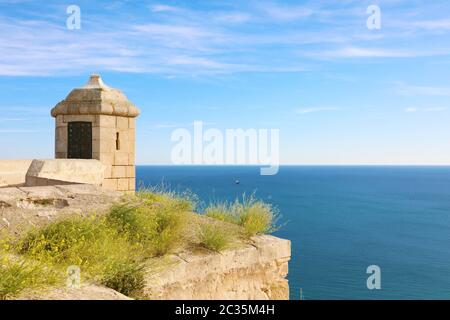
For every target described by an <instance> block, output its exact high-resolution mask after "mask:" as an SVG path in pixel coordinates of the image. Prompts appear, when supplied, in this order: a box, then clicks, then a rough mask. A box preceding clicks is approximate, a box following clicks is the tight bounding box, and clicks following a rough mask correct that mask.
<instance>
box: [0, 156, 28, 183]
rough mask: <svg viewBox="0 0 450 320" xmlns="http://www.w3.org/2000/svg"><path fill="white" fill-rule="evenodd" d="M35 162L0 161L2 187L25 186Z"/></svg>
mask: <svg viewBox="0 0 450 320" xmlns="http://www.w3.org/2000/svg"><path fill="white" fill-rule="evenodd" d="M32 161H33V160H31V159H29V160H0V187H7V186H24V185H25V177H26V175H27V171H28V168H29V167H30V165H31V162H32Z"/></svg>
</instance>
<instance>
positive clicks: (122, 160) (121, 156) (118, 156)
mask: <svg viewBox="0 0 450 320" xmlns="http://www.w3.org/2000/svg"><path fill="white" fill-rule="evenodd" d="M128 159H129V157H128V153H127V152H116V153H115V154H114V165H116V166H126V165H128V164H129V163H128ZM132 163H134V162H132Z"/></svg>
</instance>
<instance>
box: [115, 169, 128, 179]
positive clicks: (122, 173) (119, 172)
mask: <svg viewBox="0 0 450 320" xmlns="http://www.w3.org/2000/svg"><path fill="white" fill-rule="evenodd" d="M112 177H113V178H126V177H127V166H113V167H112Z"/></svg>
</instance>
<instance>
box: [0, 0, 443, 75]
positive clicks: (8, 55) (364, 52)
mask: <svg viewBox="0 0 450 320" xmlns="http://www.w3.org/2000/svg"><path fill="white" fill-rule="evenodd" d="M338 3H339V4H340V3H341V2H337V1H330V2H306V3H305V4H304V5H296V4H286V3H285V4H281V3H280V2H275V1H258V2H249V3H245V4H235V5H232V6H231V5H230V6H217V7H214V6H212V8H209V9H206V8H201V7H200V8H194V7H192V6H187V5H186V6H185V7H179V6H172V5H168V4H165V3H163V2H160V3H154V4H153V5H150V6H149V7H147V6H148V5H144V7H145V9H146V10H147V11H151V12H150V15H149V16H148V17H145V20H144V19H142V18H144V15H143V14H142V15H140V14H139V13H138V14H137V15H138V16H137V19H133V20H130V19H129V18H128V17H129V15H130V12H127V11H126V10H127V8H128V6H127V5H122V6H120V10H119V9H110V10H108V15H106V14H104V13H103V12H102V11H101V10H97V11H95V10H93V11H95V15H86V14H82V19H83V20H82V29H81V30H67V29H66V28H65V23H64V19H61V17H53V18H51V19H50V18H49V17H48V16H42V15H40V14H37V13H36V14H35V15H34V18H27V19H25V18H20V17H13V16H7V15H6V13H5V12H3V13H2V14H0V38H1V39H2V40H1V41H0V57H1V59H0V75H3V76H27V75H35V76H45V75H56V74H69V73H80V72H91V71H92V70H95V71H97V72H101V71H105V70H110V71H122V72H136V73H163V74H166V75H168V76H173V75H197V74H221V73H233V72H249V71H251V72H299V71H301V70H304V69H307V67H308V65H307V64H308V63H311V60H317V61H319V60H321V59H328V60H337V59H358V58H359V59H361V58H364V59H376V58H402V57H411V58H415V57H428V56H437V55H440V56H444V55H449V54H450V46H447V47H446V44H447V43H448V41H443V40H446V39H445V38H443V39H437V40H436V41H435V42H434V44H435V45H434V46H431V45H429V46H427V47H426V48H423V47H421V46H419V45H417V42H415V41H409V42H408V44H405V42H403V43H402V44H401V45H400V44H399V45H397V43H398V39H408V40H411V39H410V38H409V37H411V34H410V33H407V32H404V33H400V34H397V33H396V30H397V29H398V30H401V31H404V27H400V26H397V27H395V28H390V29H389V32H369V31H368V30H366V28H365V23H364V22H365V18H366V17H365V16H364V13H365V11H364V10H360V8H359V6H358V5H356V3H353V2H352V1H348V2H346V3H345V5H344V6H342V7H339V6H337V4H338ZM44 9H45V6H44V7H43V9H42V10H44ZM97 9H100V6H99V7H98V8H97ZM149 9H150V10H149ZM122 11H123V12H122ZM147 14H148V12H147ZM109 15H111V16H109ZM85 17H89V18H85ZM342 17H345V19H341V18H342ZM422 18H423V17H422ZM144 21H145V22H144ZM305 21H307V22H308V25H310V26H311V27H309V28H307V29H302V28H301V27H298V26H296V24H297V23H303V22H305ZM448 23H449V21H448V20H447V19H441V20H432V19H424V18H423V19H421V20H418V21H416V22H415V24H416V28H421V29H423V30H425V32H426V31H427V30H429V31H430V32H431V31H435V30H438V29H439V30H441V29H447V25H448ZM413 36H416V35H413ZM402 37H403V38H402ZM442 37H445V35H442ZM392 39H394V40H395V41H392ZM414 40H415V39H414ZM438 40H440V41H438ZM447 40H448V39H447ZM369 41H370V47H369V46H368V43H369ZM305 57H306V59H304V58H305ZM305 60H306V61H305ZM313 63H316V61H314V62H313ZM319 63H322V61H319Z"/></svg>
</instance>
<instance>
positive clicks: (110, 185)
mask: <svg viewBox="0 0 450 320" xmlns="http://www.w3.org/2000/svg"><path fill="white" fill-rule="evenodd" d="M102 188H104V189H106V190H117V179H104V180H103V184H102Z"/></svg>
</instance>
